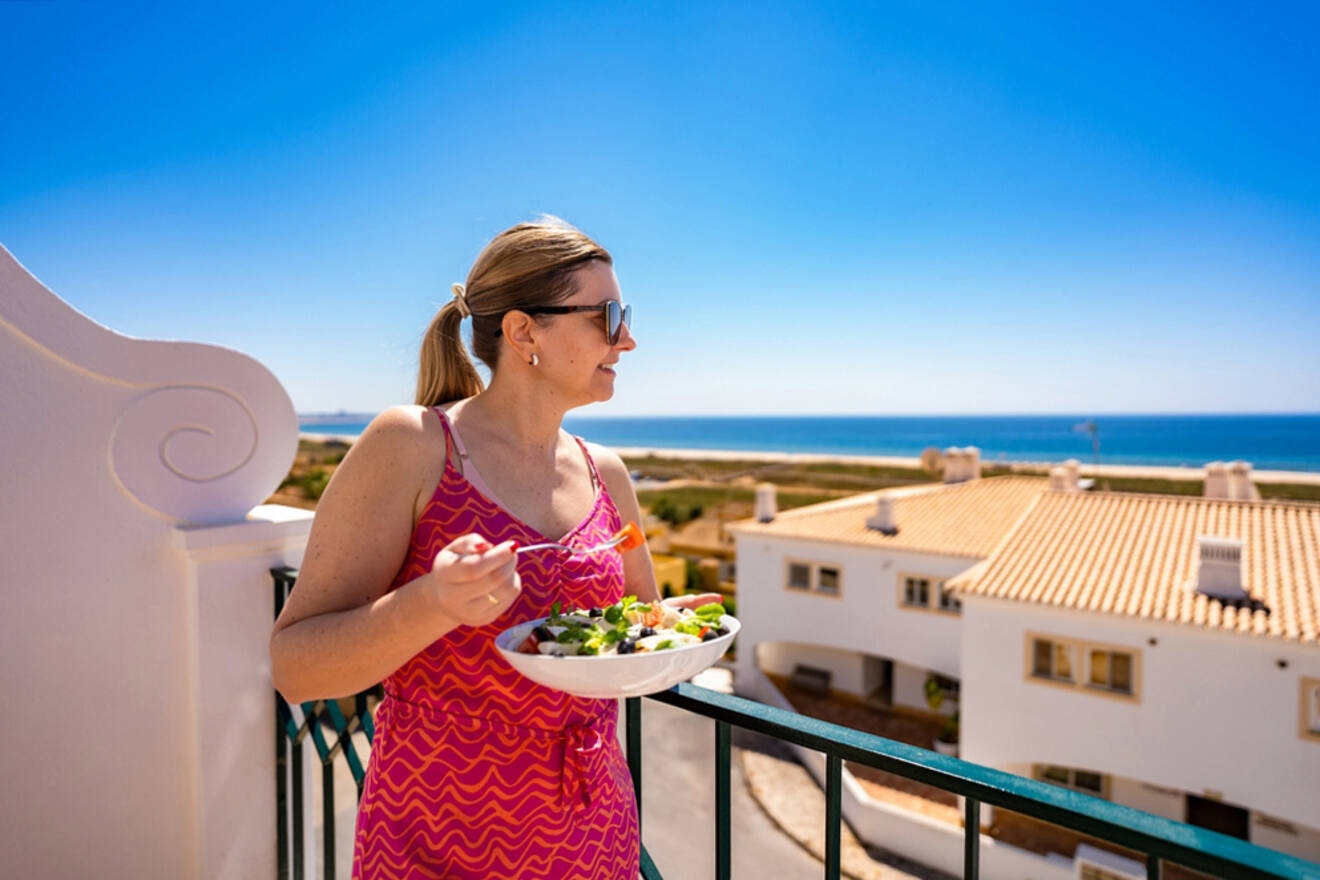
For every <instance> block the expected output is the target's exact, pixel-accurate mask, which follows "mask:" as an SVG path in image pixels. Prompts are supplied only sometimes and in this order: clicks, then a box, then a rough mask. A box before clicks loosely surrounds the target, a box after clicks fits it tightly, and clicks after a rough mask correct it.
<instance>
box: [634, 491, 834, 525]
mask: <svg viewBox="0 0 1320 880" xmlns="http://www.w3.org/2000/svg"><path fill="white" fill-rule="evenodd" d="M838 494H840V493H837V492H827V493H821V492H784V491H781V492H780V493H779V500H778V504H779V509H780V510H788V509H789V508H792V507H802V506H803V505H806V504H816V503H817V502H820V501H828V500H830V499H831V498H834V497H837V495H838ZM844 494H846V493H844ZM637 500H638V501H640V502H641V503H642V504H643V505H644V506H646V507H648V508H650V511H651V513H653V514H655V515H656V516H658V517H660V518H661V519H665V520H666V521H667V522H671V523H674V524H675V525H681V524H682V523H684V522H688V521H689V520H691V519H695V518H696V517H698V516H701V514H702V513H703V512H705V511H708V510H715V509H717V508H719V507H721V506H722V505H726V504H741V505H745V506H747V507H748V509H749V511H750V508H751V506H752V505H753V504H755V502H756V491H755V490H753V489H744V488H741V487H734V486H729V487H728V488H725V487H722V486H679V487H676V488H673V489H646V490H643V491H641V492H638V493H637ZM671 510H678V511H688V512H691V511H695V513H693V514H692V515H691V516H689V517H687V518H686V519H683V520H681V522H674V520H671V519H668V518H667V517H666V516H663V515H662V514H661V512H660V511H666V512H668V511H671ZM748 515H749V516H750V513H749V514H748Z"/></svg>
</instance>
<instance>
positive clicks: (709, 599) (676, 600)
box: [664, 593, 724, 608]
mask: <svg viewBox="0 0 1320 880" xmlns="http://www.w3.org/2000/svg"><path fill="white" fill-rule="evenodd" d="M717 602H718V603H720V604H723V603H724V596H723V595H722V594H720V593H701V594H699V595H696V596H671V597H669V598H668V599H665V600H664V604H666V605H669V606H671V607H673V608H700V607H701V606H702V605H710V604H713V603H717Z"/></svg>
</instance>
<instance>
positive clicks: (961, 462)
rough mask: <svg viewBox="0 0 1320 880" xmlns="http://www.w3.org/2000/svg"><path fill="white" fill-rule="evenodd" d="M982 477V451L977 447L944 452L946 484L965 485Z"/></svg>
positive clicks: (952, 448)
mask: <svg viewBox="0 0 1320 880" xmlns="http://www.w3.org/2000/svg"><path fill="white" fill-rule="evenodd" d="M980 476H981V450H980V449H978V448H977V447H975V446H965V447H963V448H961V449H960V448H958V447H957V446H950V447H949V448H948V449H946V450H944V482H946V483H965V482H966V481H968V480H975V479H977V478H979V477H980Z"/></svg>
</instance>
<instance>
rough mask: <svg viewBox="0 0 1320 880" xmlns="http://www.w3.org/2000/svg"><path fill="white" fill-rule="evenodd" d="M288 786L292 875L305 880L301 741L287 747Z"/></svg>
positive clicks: (298, 879)
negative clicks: (290, 812) (291, 798)
mask: <svg viewBox="0 0 1320 880" xmlns="http://www.w3.org/2000/svg"><path fill="white" fill-rule="evenodd" d="M289 752H290V755H289V766H290V768H291V772H290V773H289V776H290V779H289V787H290V788H292V789H293V877H294V880H306V878H307V873H306V864H307V862H306V856H305V853H304V846H305V841H304V840H303V781H302V771H303V757H302V743H301V742H295V743H294V744H293V747H292V748H291V749H289Z"/></svg>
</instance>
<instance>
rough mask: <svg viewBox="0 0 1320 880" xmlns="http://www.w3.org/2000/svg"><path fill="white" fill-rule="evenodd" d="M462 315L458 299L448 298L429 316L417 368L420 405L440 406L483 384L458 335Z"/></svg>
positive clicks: (476, 389)
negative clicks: (429, 320) (433, 315)
mask: <svg viewBox="0 0 1320 880" xmlns="http://www.w3.org/2000/svg"><path fill="white" fill-rule="evenodd" d="M462 321H463V315H462V314H461V313H460V311H459V307H458V301H457V300H450V301H449V302H447V303H445V304H444V305H443V306H441V307H440V311H438V312H436V313H435V317H434V318H432V319H431V326H430V327H427V328H426V336H425V337H424V338H423V339H422V352H421V359H420V361H421V362H420V366H419V368H418V370H417V399H416V403H418V404H420V405H421V406H439V405H440V404H442V403H449V402H450V401H453V400H461V399H463V398H465V397H471V396H472V395H474V394H477V393H478V392H480V391H481V390H482V388H483V387H484V386H483V385H482V382H481V376H479V375H477V368H476V367H475V366H474V365H473V363H472V359H471V358H469V357H468V353H467V349H466V348H464V347H463V340H462V338H461V337H460V336H459V332H458V330H459V325H460V324H461V323H462Z"/></svg>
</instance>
